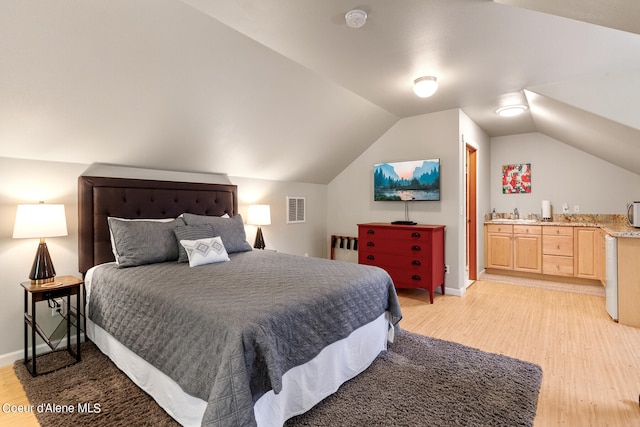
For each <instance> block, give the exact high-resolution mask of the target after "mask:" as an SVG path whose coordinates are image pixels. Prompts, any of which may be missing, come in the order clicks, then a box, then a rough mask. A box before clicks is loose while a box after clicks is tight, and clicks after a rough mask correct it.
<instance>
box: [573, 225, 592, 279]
mask: <svg viewBox="0 0 640 427" xmlns="http://www.w3.org/2000/svg"><path fill="white" fill-rule="evenodd" d="M597 236H598V229H597V228H582V227H576V228H575V230H574V245H573V246H574V252H573V259H574V263H575V264H574V273H575V276H576V277H582V278H585V279H597V278H598V262H597V261H596V259H597V255H596V254H597V245H598V239H597Z"/></svg>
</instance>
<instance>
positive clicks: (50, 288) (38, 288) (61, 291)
mask: <svg viewBox="0 0 640 427" xmlns="http://www.w3.org/2000/svg"><path fill="white" fill-rule="evenodd" d="M20 285H21V286H22V287H23V288H24V364H25V366H26V367H27V370H28V371H29V372H30V373H31V375H32V376H34V377H35V376H38V375H40V374H48V373H49V372H53V371H56V370H58V369H62V368H66V367H67V366H71V365H73V364H75V363H77V362H79V361H80V360H81V355H80V323H81V315H82V314H81V310H82V306H81V302H80V293H81V289H80V288H81V287H82V285H84V281H83V280H82V279H78V278H76V277H73V276H56V277H55V280H54V281H53V282H51V283H46V284H33V283H31V282H22V283H20ZM29 294H31V310H29ZM72 295H75V296H76V310H77V312H76V313H75V323H76V346H75V347H76V348H75V351H74V350H73V348H72V347H71V323H72V317H73V313H72V311H71V296H72ZM65 297H66V299H67V308H68V312H67V314H66V315H63V317H64V318H65V320H66V322H67V325H66V326H67V349H66V350H67V351H68V352H69V354H70V355H71V356H73V357H74V358H75V361H74V362H73V363H70V364H67V365H64V366H61V367H59V368H56V369H53V370H50V371H47V372H38V371H37V369H36V359H37V356H36V333H37V334H38V335H39V336H40V337H41V338H42V339H43V340H44V342H45V343H47V345H48V346H49V347H50V348H51V350H55V349H56V346H57V344H56V343H54V342H52V340H51V335H48V334H47V333H45V331H44V330H43V329H42V328H41V327H40V325H38V323H37V322H36V303H37V302H40V301H47V300H50V299H53V298H65ZM29 327H31V358H29V339H28V338H29Z"/></svg>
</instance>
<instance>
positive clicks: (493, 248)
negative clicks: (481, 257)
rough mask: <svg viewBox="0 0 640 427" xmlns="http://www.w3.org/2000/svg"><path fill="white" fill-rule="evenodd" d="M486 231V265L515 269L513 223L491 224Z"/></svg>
mask: <svg viewBox="0 0 640 427" xmlns="http://www.w3.org/2000/svg"><path fill="white" fill-rule="evenodd" d="M485 231H486V236H485V245H486V247H485V256H486V261H487V262H486V267H487V268H495V269H499V270H513V225H507V224H489V225H487V226H486V228H485Z"/></svg>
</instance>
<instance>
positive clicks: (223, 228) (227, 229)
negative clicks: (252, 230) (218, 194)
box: [182, 213, 253, 254]
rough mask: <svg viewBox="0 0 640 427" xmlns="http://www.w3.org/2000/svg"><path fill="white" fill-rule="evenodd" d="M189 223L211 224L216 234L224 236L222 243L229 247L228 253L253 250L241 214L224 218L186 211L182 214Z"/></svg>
mask: <svg viewBox="0 0 640 427" xmlns="http://www.w3.org/2000/svg"><path fill="white" fill-rule="evenodd" d="M182 217H183V218H184V222H186V223H187V225H195V224H211V225H212V226H213V232H214V234H215V235H216V236H220V237H221V238H222V244H223V245H224V247H225V248H226V249H227V253H230V254H232V253H235V252H247V251H251V250H253V248H252V247H251V245H250V244H249V242H247V235H246V234H245V232H244V222H243V221H242V217H241V216H240V215H235V216H234V217H232V218H222V217H219V216H206V215H194V214H190V213H185V214H183V215H182Z"/></svg>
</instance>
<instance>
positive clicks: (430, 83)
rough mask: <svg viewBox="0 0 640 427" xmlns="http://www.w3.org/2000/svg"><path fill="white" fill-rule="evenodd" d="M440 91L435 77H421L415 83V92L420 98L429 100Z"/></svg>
mask: <svg viewBox="0 0 640 427" xmlns="http://www.w3.org/2000/svg"><path fill="white" fill-rule="evenodd" d="M437 90H438V79H436V78H435V77H433V76H426V77H420V78H417V79H415V80H414V82H413V92H414V93H415V94H416V95H418V96H419V97H420V98H428V97H430V96H431V95H433V94H434V93H436V91H437Z"/></svg>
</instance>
